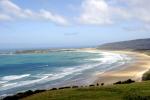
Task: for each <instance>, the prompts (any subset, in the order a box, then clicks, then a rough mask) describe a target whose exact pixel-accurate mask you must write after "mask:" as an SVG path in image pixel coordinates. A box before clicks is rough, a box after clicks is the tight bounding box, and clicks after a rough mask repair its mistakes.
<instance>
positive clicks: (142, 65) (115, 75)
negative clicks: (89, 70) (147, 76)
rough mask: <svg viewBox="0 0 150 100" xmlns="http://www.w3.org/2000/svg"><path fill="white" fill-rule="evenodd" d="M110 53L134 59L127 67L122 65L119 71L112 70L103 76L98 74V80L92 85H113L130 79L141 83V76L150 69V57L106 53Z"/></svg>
mask: <svg viewBox="0 0 150 100" xmlns="http://www.w3.org/2000/svg"><path fill="white" fill-rule="evenodd" d="M108 52H112V53H119V54H125V55H128V56H130V57H131V58H134V61H133V62H131V63H130V64H128V65H124V68H123V69H121V70H117V69H116V70H112V71H109V72H105V73H103V74H101V73H100V74H98V75H97V77H98V79H97V80H96V81H95V82H94V83H105V84H113V83H115V82H117V81H124V80H127V79H132V80H135V81H138V82H139V81H141V79H142V75H143V74H144V73H145V72H146V71H148V70H149V69H150V62H149V61H150V56H148V55H146V54H143V53H138V52H130V51H108Z"/></svg>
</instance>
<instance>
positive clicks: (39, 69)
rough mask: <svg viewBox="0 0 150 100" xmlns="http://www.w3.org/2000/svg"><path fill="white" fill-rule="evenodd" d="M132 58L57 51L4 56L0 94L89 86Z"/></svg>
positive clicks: (0, 74) (75, 51) (1, 65)
mask: <svg viewBox="0 0 150 100" xmlns="http://www.w3.org/2000/svg"><path fill="white" fill-rule="evenodd" d="M128 61H130V59H129V57H128V56H126V55H121V54H114V53H108V52H101V51H97V52H88V51H83V50H73V51H71V50H69V51H68V50H66V51H65V50H57V51H49V52H47V53H36V54H35V53H27V54H23V53H22V54H15V53H9V54H5V53H1V54H0V95H9V94H15V93H17V92H22V91H26V90H35V89H49V88H52V87H60V86H71V85H88V84H92V82H94V81H95V80H96V75H97V74H100V73H104V72H106V71H109V70H112V69H115V68H120V67H121V65H123V64H126V63H128Z"/></svg>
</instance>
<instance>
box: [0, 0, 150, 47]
mask: <svg viewBox="0 0 150 100" xmlns="http://www.w3.org/2000/svg"><path fill="white" fill-rule="evenodd" d="M149 4H150V0H0V49H11V48H65V47H91V46H97V45H100V44H103V43H108V42H116V41H124V40H132V39H139V38H150V6H149Z"/></svg>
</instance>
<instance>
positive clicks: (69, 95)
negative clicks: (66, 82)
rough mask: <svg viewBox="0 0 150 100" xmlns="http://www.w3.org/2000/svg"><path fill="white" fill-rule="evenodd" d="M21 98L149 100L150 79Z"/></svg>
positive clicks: (62, 90)
mask: <svg viewBox="0 0 150 100" xmlns="http://www.w3.org/2000/svg"><path fill="white" fill-rule="evenodd" d="M23 100H150V81H145V82H139V83H132V84H121V85H111V86H99V87H82V88H75V89H61V90H53V91H46V92H42V93H38V94H34V95H32V96H29V97H26V98H23Z"/></svg>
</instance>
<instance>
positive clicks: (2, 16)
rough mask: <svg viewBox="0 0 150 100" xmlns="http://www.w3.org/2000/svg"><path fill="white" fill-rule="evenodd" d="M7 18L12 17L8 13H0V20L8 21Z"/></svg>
mask: <svg viewBox="0 0 150 100" xmlns="http://www.w3.org/2000/svg"><path fill="white" fill-rule="evenodd" d="M8 20H12V18H11V17H10V16H8V15H5V14H0V21H8Z"/></svg>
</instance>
